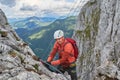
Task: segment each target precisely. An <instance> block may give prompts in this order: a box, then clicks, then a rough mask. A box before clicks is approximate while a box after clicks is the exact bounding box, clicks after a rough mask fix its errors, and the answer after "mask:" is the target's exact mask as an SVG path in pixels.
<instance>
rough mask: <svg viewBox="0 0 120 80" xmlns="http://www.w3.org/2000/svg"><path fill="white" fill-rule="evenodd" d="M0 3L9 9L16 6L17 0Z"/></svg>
mask: <svg viewBox="0 0 120 80" xmlns="http://www.w3.org/2000/svg"><path fill="white" fill-rule="evenodd" d="M0 3H1V4H3V5H6V6H9V7H13V6H15V5H16V1H15V0H0Z"/></svg>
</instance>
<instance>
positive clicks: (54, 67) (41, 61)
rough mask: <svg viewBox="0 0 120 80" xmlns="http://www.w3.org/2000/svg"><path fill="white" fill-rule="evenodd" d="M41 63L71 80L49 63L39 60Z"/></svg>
mask: <svg viewBox="0 0 120 80" xmlns="http://www.w3.org/2000/svg"><path fill="white" fill-rule="evenodd" d="M39 60H40V61H41V62H43V63H44V64H46V65H48V66H50V67H51V68H53V69H54V70H56V71H57V72H59V73H60V74H62V75H63V76H64V77H65V78H66V79H67V80H69V79H68V78H67V77H66V76H65V75H64V74H63V73H62V72H61V71H60V70H59V69H57V68H55V67H54V66H52V65H50V64H49V63H47V62H45V61H43V60H42V59H39Z"/></svg>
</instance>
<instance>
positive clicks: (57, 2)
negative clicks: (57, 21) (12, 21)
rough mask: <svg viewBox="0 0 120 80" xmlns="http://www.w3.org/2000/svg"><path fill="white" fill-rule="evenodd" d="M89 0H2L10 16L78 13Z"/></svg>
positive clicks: (58, 15) (2, 7)
mask: <svg viewBox="0 0 120 80" xmlns="http://www.w3.org/2000/svg"><path fill="white" fill-rule="evenodd" d="M86 1H87V0H0V8H1V9H2V10H3V11H4V13H5V15H6V16H7V17H8V18H25V17H31V16H38V17H60V16H70V15H78V13H79V11H80V7H81V6H83V4H84V3H85V2H86Z"/></svg>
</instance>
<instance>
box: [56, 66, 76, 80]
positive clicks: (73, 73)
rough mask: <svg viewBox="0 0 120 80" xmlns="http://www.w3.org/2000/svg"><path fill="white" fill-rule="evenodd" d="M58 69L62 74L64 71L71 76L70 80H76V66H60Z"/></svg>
mask: <svg viewBox="0 0 120 80" xmlns="http://www.w3.org/2000/svg"><path fill="white" fill-rule="evenodd" d="M58 69H59V70H60V71H61V72H62V73H63V74H64V72H65V71H67V72H68V74H69V75H70V76H71V80H77V73H76V66H73V67H67V68H63V67H61V66H59V67H58Z"/></svg>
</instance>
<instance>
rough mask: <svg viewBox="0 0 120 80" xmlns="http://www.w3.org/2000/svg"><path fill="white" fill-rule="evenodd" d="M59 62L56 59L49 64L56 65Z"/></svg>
mask: <svg viewBox="0 0 120 80" xmlns="http://www.w3.org/2000/svg"><path fill="white" fill-rule="evenodd" d="M59 64H60V60H56V61H52V62H51V65H53V66H57V65H59Z"/></svg>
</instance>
